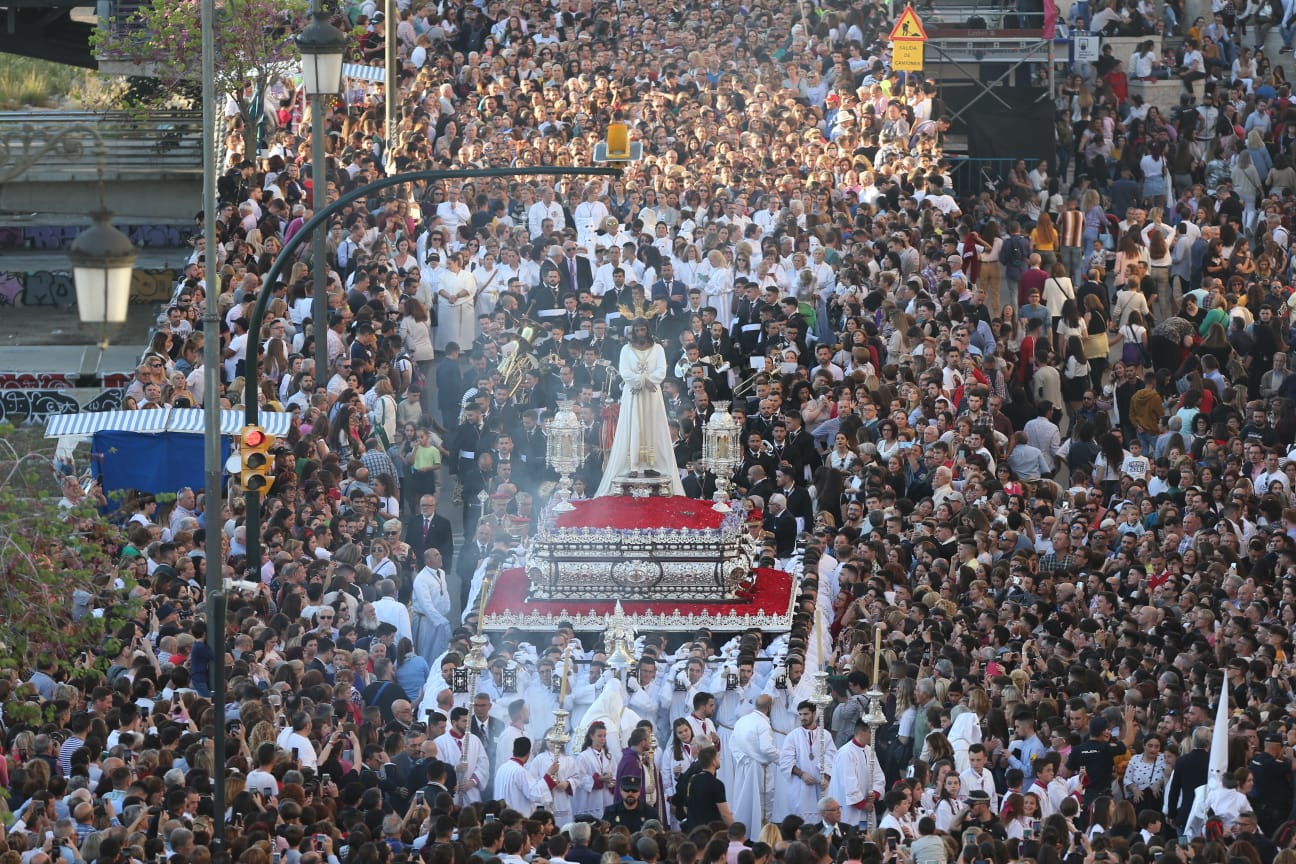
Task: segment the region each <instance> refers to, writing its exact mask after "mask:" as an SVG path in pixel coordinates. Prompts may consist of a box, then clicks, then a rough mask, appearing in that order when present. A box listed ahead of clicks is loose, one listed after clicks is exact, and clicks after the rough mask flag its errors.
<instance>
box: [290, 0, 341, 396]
mask: <svg viewBox="0 0 1296 864" xmlns="http://www.w3.org/2000/svg"><path fill="white" fill-rule="evenodd" d="M311 5H312V9H311V15H312V16H314V18H315V20H314V21H312V22H311V23H310V24H309V25H308V26H307V27H306V29H305V30H303V31H302V32H301V35H300V36H298V37H297V50H298V51H300V52H301V57H302V86H303V87H304V88H305V90H306V96H307V97H308V98H309V99H310V106H311V212H312V214H314V213H318V212H320V211H321V210H323V209H324V205H325V204H326V203H327V202H328V171H327V169H326V168H325V161H324V159H325V157H324V109H325V106H326V105H327V101H328V99H329V97H331V96H333V95H335V94H336V93H337V92H338V88H339V87H340V86H341V85H342V58H343V54H344V53H345V52H346V44H347V43H346V34H344V33H343V32H342V31H341V30H339V29H337V28H336V27H334V26H333V25H332V24H331V23H329V20H328V13H326V12H324V11H323V9H321V8H320V2H319V0H314V2H313V3H312V4H311ZM326 231H327V229H326V228H320V229H318V230H315V231H312V232H311V278H312V281H313V283H314V286H315V292H314V293H315V296H314V298H313V302H312V303H311V318H312V319H313V322H314V323H313V326H314V331H315V380H317V381H322V380H324V379H325V378H327V377H328V340H327V339H326V338H324V337H325V331H326V330H327V328H328V287H327V278H326V277H327V276H328V270H327V268H326V267H325V266H324V258H325V253H324V239H325V236H324V235H325V233H326Z"/></svg>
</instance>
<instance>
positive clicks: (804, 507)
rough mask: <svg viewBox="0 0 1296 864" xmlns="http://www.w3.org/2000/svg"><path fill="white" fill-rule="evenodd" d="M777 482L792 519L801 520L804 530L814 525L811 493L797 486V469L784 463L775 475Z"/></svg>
mask: <svg viewBox="0 0 1296 864" xmlns="http://www.w3.org/2000/svg"><path fill="white" fill-rule="evenodd" d="M775 481H776V482H777V483H778V487H779V492H780V493H782V494H783V497H784V498H786V499H787V505H786V506H787V513H788V515H789V516H791V517H792V520H793V522H795V521H796V520H797V519H800V520H801V525H802V526H803V528H804V527H808V526H810V525H813V524H814V504H813V503H812V502H811V501H810V493H809V492H807V491H806V490H805V487H804V486H798V485H797V482H796V469H795V468H793V467H792V466H791V465H790V464H788V463H787V462H784V463H782V464H781V465H779V468H778V472H777V473H776V474H775Z"/></svg>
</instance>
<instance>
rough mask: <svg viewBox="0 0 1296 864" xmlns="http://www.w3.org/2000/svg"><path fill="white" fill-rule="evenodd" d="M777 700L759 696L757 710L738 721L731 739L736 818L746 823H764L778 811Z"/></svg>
mask: <svg viewBox="0 0 1296 864" xmlns="http://www.w3.org/2000/svg"><path fill="white" fill-rule="evenodd" d="M773 702H774V700H773V699H772V698H771V697H770V696H768V695H765V694H762V695H761V696H759V697H757V699H756V710H755V711H752V712H751V713H750V714H747V715H746V716H744V717H743V718H742V719H740V720H739V721H738V722H737V723H736V724H735V725H734V731H733V735H732V736H731V738H730V741H731V742H732V745H733V751H734V753H733V756H734V790H733V792H732V793H731V795H730V796H729V797H730V807H731V808H732V809H733V816H734V820H735V821H737V822H742V823H743V824H744V825H764V824H765V823H766V822H768V821H770V819H771V818H772V815H773V813H774V778H773V777H772V776H771V774H772V772H771V770H770V769H771V768H772V767H774V766H775V765H776V764H777V762H778V758H779V751H778V748H777V747H776V746H775V745H774V730H773V728H772V727H771V726H770V720H769V713H770V707H771V706H772V705H773Z"/></svg>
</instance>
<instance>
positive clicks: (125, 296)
mask: <svg viewBox="0 0 1296 864" xmlns="http://www.w3.org/2000/svg"><path fill="white" fill-rule="evenodd" d="M93 218H94V224H92V225H91V226H90V228H89V229H87V230H85V231H82V232H81V233H80V234H78V235H77V238H76V240H75V241H73V243H72V248H71V249H70V250H68V252H69V254H68V257H69V258H71V259H72V278H73V280H74V281H75V282H76V298H77V314H78V315H79V316H80V318H81V320H82V321H84V322H85V323H87V324H99V323H102V324H121V323H124V322H125V321H126V309H127V307H128V306H129V305H130V283H131V273H132V272H133V271H134V267H135V256H136V250H135V246H134V245H133V244H132V243H131V241H130V238H129V237H127V236H126V235H125V234H123V233H122V232H120V231H118V230H117V229H116V228H114V227H113V225H112V221H111V220H112V213H109V212H108V211H107V210H101V211H99V212H98V213H95V214H94V216H93Z"/></svg>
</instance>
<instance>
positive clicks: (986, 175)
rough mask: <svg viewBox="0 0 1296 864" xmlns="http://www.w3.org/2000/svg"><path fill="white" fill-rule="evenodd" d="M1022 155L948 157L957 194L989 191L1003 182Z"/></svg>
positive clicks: (951, 177) (974, 193)
mask: <svg viewBox="0 0 1296 864" xmlns="http://www.w3.org/2000/svg"><path fill="white" fill-rule="evenodd" d="M1021 158H1025V154H1023V156H1013V157H978V156H954V157H950V160H949V161H950V163H951V164H950V179H951V180H953V181H954V188H955V189H957V190H958V194H959V195H976V194H978V193H980V192H986V191H991V190H993V189H997V188H999V186H1000V185H1002V184H1003V178H1004V177H1005V176H1006V175H1007V174H1008V171H1009V169H1011V168H1012V167H1013V165H1015V164H1016V163H1017V160H1018V159H1021Z"/></svg>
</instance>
